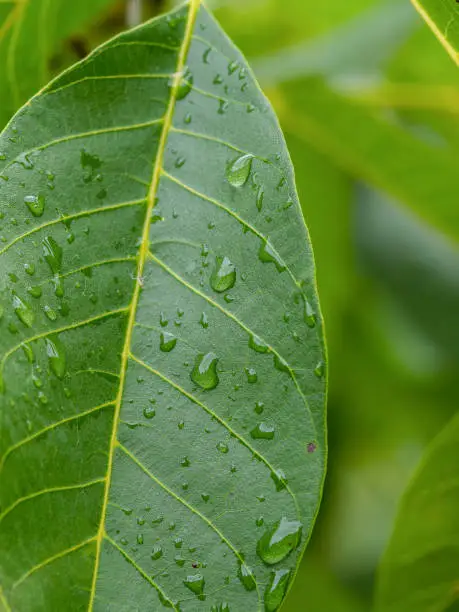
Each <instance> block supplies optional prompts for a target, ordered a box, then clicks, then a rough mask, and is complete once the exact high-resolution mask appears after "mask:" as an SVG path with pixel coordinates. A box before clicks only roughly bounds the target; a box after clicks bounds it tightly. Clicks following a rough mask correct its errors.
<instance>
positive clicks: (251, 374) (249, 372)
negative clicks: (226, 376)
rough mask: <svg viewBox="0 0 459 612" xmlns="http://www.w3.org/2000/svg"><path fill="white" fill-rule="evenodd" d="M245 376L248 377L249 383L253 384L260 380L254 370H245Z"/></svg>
mask: <svg viewBox="0 0 459 612" xmlns="http://www.w3.org/2000/svg"><path fill="white" fill-rule="evenodd" d="M245 374H246V376H247V382H249V383H251V384H253V383H256V382H257V380H258V374H257V373H256V371H255V369H254V368H245Z"/></svg>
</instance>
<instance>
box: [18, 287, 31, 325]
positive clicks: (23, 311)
mask: <svg viewBox="0 0 459 612" xmlns="http://www.w3.org/2000/svg"><path fill="white" fill-rule="evenodd" d="M13 308H14V312H15V313H16V316H17V318H18V319H19V320H20V321H21V323H23V324H24V325H25V326H26V327H32V325H33V323H34V321H35V313H34V312H33V310H32V308H31V307H30V304H28V303H27V302H25V301H24V300H22V299H21V298H20V297H19V296H18V295H17V294H16V293H13Z"/></svg>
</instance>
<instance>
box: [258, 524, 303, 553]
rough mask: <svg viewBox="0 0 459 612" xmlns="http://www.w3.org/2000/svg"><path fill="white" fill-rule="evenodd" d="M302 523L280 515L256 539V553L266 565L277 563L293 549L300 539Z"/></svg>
mask: <svg viewBox="0 0 459 612" xmlns="http://www.w3.org/2000/svg"><path fill="white" fill-rule="evenodd" d="M302 527H303V526H302V524H301V523H300V522H299V521H289V520H288V519H286V518H285V517H282V518H281V520H280V521H277V523H275V524H274V525H273V526H272V527H271V528H270V529H268V530H267V531H265V533H264V534H263V535H262V536H261V538H260V539H259V540H258V544H257V553H258V555H259V557H260V558H261V559H262V560H263V561H264V562H265V563H267V564H268V565H274V564H275V563H279V561H282V560H283V559H285V557H287V556H288V555H289V554H290V553H291V552H292V550H294V549H295V548H296V547H297V546H298V544H299V543H300V540H301V530H302Z"/></svg>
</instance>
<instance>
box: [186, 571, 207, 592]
mask: <svg viewBox="0 0 459 612" xmlns="http://www.w3.org/2000/svg"><path fill="white" fill-rule="evenodd" d="M183 584H184V585H185V586H186V587H187V588H188V589H190V591H191V592H192V593H194V594H195V595H197V596H198V597H199V598H201V597H202V596H203V595H204V585H205V580H204V577H203V576H202V575H201V574H194V575H192V576H187V577H186V579H185V580H184V581H183Z"/></svg>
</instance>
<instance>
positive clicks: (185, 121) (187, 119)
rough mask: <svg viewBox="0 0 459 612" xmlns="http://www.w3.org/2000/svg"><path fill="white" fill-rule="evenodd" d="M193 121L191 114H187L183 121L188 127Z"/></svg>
mask: <svg viewBox="0 0 459 612" xmlns="http://www.w3.org/2000/svg"><path fill="white" fill-rule="evenodd" d="M191 119H192V117H191V114H190V113H187V114H186V115H185V117H184V118H183V121H184V123H186V124H187V125H189V124H190V123H191Z"/></svg>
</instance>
